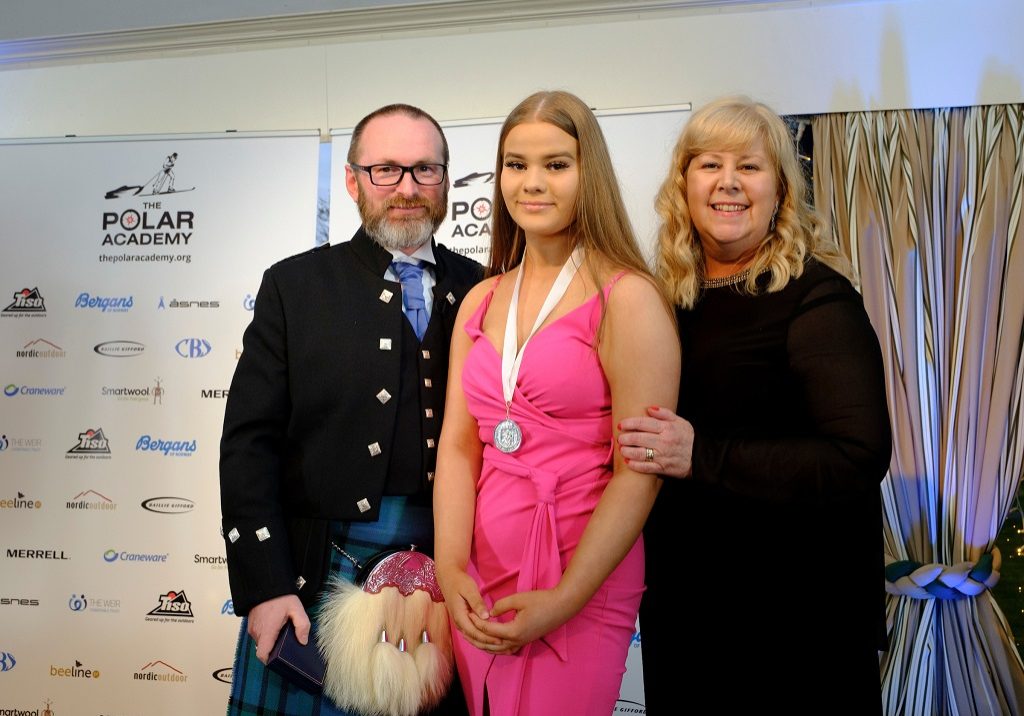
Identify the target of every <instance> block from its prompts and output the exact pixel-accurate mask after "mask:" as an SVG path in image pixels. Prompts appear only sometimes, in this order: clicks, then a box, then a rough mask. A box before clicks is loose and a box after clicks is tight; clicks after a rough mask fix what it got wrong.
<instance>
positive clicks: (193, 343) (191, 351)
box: [174, 338, 213, 358]
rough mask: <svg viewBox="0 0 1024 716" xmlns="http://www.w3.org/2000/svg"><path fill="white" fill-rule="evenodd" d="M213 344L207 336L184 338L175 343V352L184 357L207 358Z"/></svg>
mask: <svg viewBox="0 0 1024 716" xmlns="http://www.w3.org/2000/svg"><path fill="white" fill-rule="evenodd" d="M212 350H213V346H211V345H210V342H209V341H208V340H206V339H205V338H182V339H181V340H180V341H178V342H177V343H175V344H174V352H175V353H177V354H178V355H180V356H181V357H182V358H205V357H206V356H208V355H210V351H212Z"/></svg>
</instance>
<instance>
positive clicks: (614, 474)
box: [434, 92, 679, 716]
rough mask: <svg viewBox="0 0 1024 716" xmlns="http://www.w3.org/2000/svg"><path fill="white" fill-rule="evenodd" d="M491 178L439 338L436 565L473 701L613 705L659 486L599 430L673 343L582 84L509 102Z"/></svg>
mask: <svg viewBox="0 0 1024 716" xmlns="http://www.w3.org/2000/svg"><path fill="white" fill-rule="evenodd" d="M495 177H496V181H495V192H494V226H493V234H492V243H491V260H490V267H489V271H488V276H489V278H487V279H486V280H485V281H483V282H482V283H481V284H479V285H478V286H476V287H475V288H474V289H473V290H472V291H471V292H470V293H469V295H468V296H467V297H466V299H465V300H464V302H463V305H462V308H461V309H460V311H459V317H458V321H457V325H456V328H455V332H454V336H453V339H452V352H451V359H450V360H451V363H450V368H449V370H450V378H449V387H448V400H447V406H446V409H445V418H444V426H443V429H442V432H441V442H440V446H439V451H440V452H439V456H438V468H437V477H436V480H435V487H434V490H435V493H434V522H435V552H436V563H437V574H438V579H439V581H440V584H441V588H442V590H443V591H444V595H445V599H446V602H447V605H448V609H449V612H450V615H451V621H452V625H453V631H454V634H455V640H454V641H455V651H456V661H457V665H458V669H459V674H460V677H461V680H462V685H463V689H464V690H465V694H466V699H467V703H468V705H469V709H470V711H471V713H473V714H475V715H478V716H482V715H484V714H489V715H490V716H542V715H544V714H554V715H557V716H568V715H569V714H573V715H575V714H587V715H588V716H589V715H590V714H602V715H603V714H610V713H611V712H612V710H613V708H614V705H615V701H616V699H617V698H618V693H619V686H620V683H621V680H622V674H623V673H624V671H625V660H626V654H627V650H628V648H629V642H630V637H631V635H632V633H633V629H634V624H635V620H636V614H637V609H638V607H639V603H640V595H641V593H642V591H643V587H644V572H643V570H644V567H643V541H642V538H641V536H640V531H641V528H642V527H643V524H644V520H645V519H646V517H647V514H648V512H649V511H650V509H651V505H652V504H653V502H654V498H655V495H656V494H657V490H658V484H659V483H658V479H657V477H656V476H654V475H645V474H641V473H639V472H635V471H633V470H631V469H630V466H629V464H628V463H627V462H626V461H625V460H623V458H622V457H621V453H620V452H619V451H618V450H614V449H613V446H614V439H615V429H614V426H615V425H616V424H617V422H618V421H619V420H620V419H621V418H623V417H626V416H628V415H633V414H635V413H636V412H637V411H641V410H643V409H645V408H646V406H649V405H662V404H666V402H667V401H672V400H675V398H676V396H677V390H678V382H679V341H678V337H677V333H676V329H675V325H674V323H673V321H672V318H671V315H670V313H669V309H668V306H667V303H666V301H665V300H664V298H663V297H662V295H661V294H660V293H659V291H658V289H657V287H656V285H655V283H654V282H653V280H652V279H651V277H650V274H649V273H648V270H647V266H646V264H645V262H644V259H643V256H642V254H641V253H640V251H639V249H638V248H637V245H636V240H635V239H634V237H633V233H632V230H631V229H630V225H629V220H628V218H627V216H626V213H625V209H624V207H623V203H622V199H621V197H620V194H619V189H618V185H617V183H616V180H615V175H614V171H613V169H612V166H611V161H610V159H609V156H608V150H607V146H606V145H605V141H604V137H603V135H602V133H601V130H600V127H599V126H598V124H597V120H596V118H595V117H594V115H593V113H592V112H591V111H590V110H589V109H588V108H587V106H586V105H585V104H584V103H583V102H582V101H581V100H580V99H579V98H577V97H575V96H573V95H571V94H568V93H565V92H541V93H537V94H534V95H532V96H530V97H528V98H527V99H526V100H524V101H523V102H522V103H521V104H520V105H519V106H518V107H516V108H515V109H514V110H513V111H512V113H511V114H510V115H509V117H508V119H507V120H506V121H505V124H504V126H503V127H502V130H501V135H500V140H499V145H498V158H497V167H496V170H495Z"/></svg>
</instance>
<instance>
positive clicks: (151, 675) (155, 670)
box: [133, 661, 188, 684]
mask: <svg viewBox="0 0 1024 716" xmlns="http://www.w3.org/2000/svg"><path fill="white" fill-rule="evenodd" d="M133 678H134V679H135V680H136V681H151V682H154V683H175V684H183V683H185V682H186V681H188V675H187V674H186V673H185V672H183V671H182V670H181V669H178V668H175V667H173V666H171V665H170V664H168V663H167V662H166V661H151V662H149V663H148V664H146V665H144V666H143V667H142V668H141V669H139V670H138V671H136V672H135V674H134V677H133Z"/></svg>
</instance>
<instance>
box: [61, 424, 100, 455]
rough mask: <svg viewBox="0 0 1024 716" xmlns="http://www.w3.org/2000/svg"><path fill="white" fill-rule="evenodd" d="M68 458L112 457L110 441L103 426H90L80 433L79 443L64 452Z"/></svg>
mask: <svg viewBox="0 0 1024 716" xmlns="http://www.w3.org/2000/svg"><path fill="white" fill-rule="evenodd" d="M64 457H66V458H93V459H99V460H109V459H110V441H109V440H107V436H106V435H104V433H103V428H95V429H94V428H89V429H88V430H86V431H85V432H84V433H79V434H78V444H77V445H75V446H74V447H73V448H71V449H70V450H68V451H67V452H66V453H64Z"/></svg>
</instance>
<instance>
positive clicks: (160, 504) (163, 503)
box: [142, 497, 196, 515]
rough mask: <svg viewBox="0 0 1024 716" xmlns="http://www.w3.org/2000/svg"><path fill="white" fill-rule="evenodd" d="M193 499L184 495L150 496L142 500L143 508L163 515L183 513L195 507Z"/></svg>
mask: <svg viewBox="0 0 1024 716" xmlns="http://www.w3.org/2000/svg"><path fill="white" fill-rule="evenodd" d="M195 506H196V505H195V503H194V502H192V500H189V499H186V498H184V497H150V498H149V499H148V500H143V501H142V509H144V510H149V511H150V512H157V513H159V514H162V515H181V514H184V513H186V512H191V511H192V510H193V508H195Z"/></svg>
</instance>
